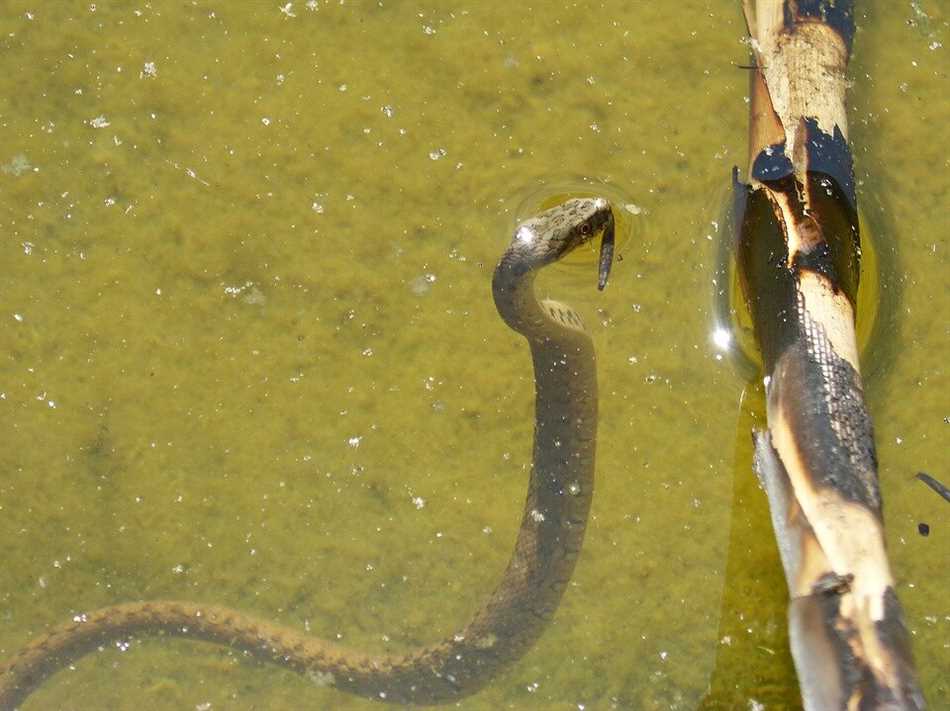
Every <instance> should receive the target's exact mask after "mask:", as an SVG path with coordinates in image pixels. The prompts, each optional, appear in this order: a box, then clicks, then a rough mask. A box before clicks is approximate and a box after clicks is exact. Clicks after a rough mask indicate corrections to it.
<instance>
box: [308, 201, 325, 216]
mask: <svg viewBox="0 0 950 711" xmlns="http://www.w3.org/2000/svg"><path fill="white" fill-rule="evenodd" d="M310 209H311V210H313V211H314V212H315V213H317V214H318V215H322V214H323V203H320V202H317V201H316V200H314V201H313V203H311V205H310Z"/></svg>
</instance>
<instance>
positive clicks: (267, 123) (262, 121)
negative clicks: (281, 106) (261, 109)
mask: <svg viewBox="0 0 950 711" xmlns="http://www.w3.org/2000/svg"><path fill="white" fill-rule="evenodd" d="M261 123H262V124H264V125H265V126H270V119H269V118H268V117H267V116H264V117H262V118H261Z"/></svg>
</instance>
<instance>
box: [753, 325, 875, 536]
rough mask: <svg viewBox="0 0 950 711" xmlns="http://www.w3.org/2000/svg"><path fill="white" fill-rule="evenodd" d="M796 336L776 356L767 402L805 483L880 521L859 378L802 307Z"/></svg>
mask: <svg viewBox="0 0 950 711" xmlns="http://www.w3.org/2000/svg"><path fill="white" fill-rule="evenodd" d="M799 323H800V324H801V327H802V331H801V337H800V338H799V339H798V340H797V341H796V342H795V343H794V345H792V346H791V347H790V348H789V350H788V351H787V352H786V353H785V354H784V355H783V356H782V358H781V362H780V364H779V367H778V368H776V369H775V372H774V374H773V377H772V381H771V382H770V383H769V398H770V399H772V398H774V399H775V403H776V404H777V406H778V407H779V408H781V412H782V413H783V414H784V416H785V417H786V419H787V420H788V424H789V428H790V430H791V431H792V432H793V433H794V437H795V441H796V443H797V444H798V453H799V456H800V457H801V460H802V464H803V465H804V468H805V470H806V472H807V475H808V476H809V478H810V479H811V480H812V481H813V483H814V485H815V486H817V487H827V488H830V489H833V490H834V491H836V492H838V494H839V495H841V496H842V497H844V498H845V499H847V500H849V501H854V502H856V503H859V504H861V505H862V506H864V507H865V508H867V509H868V510H869V511H871V512H872V513H873V514H874V515H875V516H876V517H877V518H878V520H880V519H881V495H880V490H879V488H878V481H877V455H876V453H875V448H874V432H873V427H872V424H871V417H870V415H869V414H868V410H867V405H866V404H865V402H864V391H863V390H862V388H861V377H860V375H859V374H858V372H857V371H856V370H855V369H854V367H853V366H852V365H851V363H849V362H848V361H847V360H845V359H844V358H842V357H841V356H840V355H838V354H837V353H836V352H835V350H834V348H833V347H832V344H831V342H830V341H829V339H828V337H827V335H826V334H825V330H824V328H823V327H822V326H821V325H820V324H819V323H817V322H816V321H814V320H813V319H812V318H811V317H810V315H809V314H808V313H807V312H805V310H804V309H803V308H802V309H800V312H799Z"/></svg>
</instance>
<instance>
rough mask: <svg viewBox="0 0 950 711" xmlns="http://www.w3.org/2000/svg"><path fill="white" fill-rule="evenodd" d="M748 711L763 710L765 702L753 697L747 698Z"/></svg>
mask: <svg viewBox="0 0 950 711" xmlns="http://www.w3.org/2000/svg"><path fill="white" fill-rule="evenodd" d="M749 711H765V704H763V703H762V702H761V701H756V700H755V699H749Z"/></svg>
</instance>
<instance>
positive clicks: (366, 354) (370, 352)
mask: <svg viewBox="0 0 950 711" xmlns="http://www.w3.org/2000/svg"><path fill="white" fill-rule="evenodd" d="M360 354H361V355H362V356H363V357H364V358H371V357H372V356H373V349H372V348H364V349H363V350H362V351H361V352H360Z"/></svg>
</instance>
